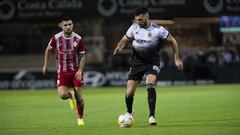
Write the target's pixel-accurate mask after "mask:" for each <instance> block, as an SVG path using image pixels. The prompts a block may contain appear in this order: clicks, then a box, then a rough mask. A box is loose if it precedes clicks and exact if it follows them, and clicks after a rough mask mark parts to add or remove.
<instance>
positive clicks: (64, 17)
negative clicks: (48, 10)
mask: <svg viewBox="0 0 240 135" xmlns="http://www.w3.org/2000/svg"><path fill="white" fill-rule="evenodd" d="M68 20H72V19H71V18H70V17H69V16H62V17H61V19H60V22H62V21H68Z"/></svg>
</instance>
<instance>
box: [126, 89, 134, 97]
mask: <svg viewBox="0 0 240 135" xmlns="http://www.w3.org/2000/svg"><path fill="white" fill-rule="evenodd" d="M126 96H127V97H133V96H134V90H132V89H128V90H127V92H126Z"/></svg>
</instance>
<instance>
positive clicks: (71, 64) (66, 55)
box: [50, 31, 85, 73]
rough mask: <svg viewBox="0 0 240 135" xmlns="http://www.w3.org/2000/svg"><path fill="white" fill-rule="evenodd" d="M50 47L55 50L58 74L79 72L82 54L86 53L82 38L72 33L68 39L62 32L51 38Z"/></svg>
mask: <svg viewBox="0 0 240 135" xmlns="http://www.w3.org/2000/svg"><path fill="white" fill-rule="evenodd" d="M50 46H51V47H53V48H55V54H56V60H57V61H56V62H57V72H58V73H61V72H69V71H76V70H78V67H79V62H80V53H85V48H84V44H83V39H82V37H81V36H79V35H78V34H76V33H74V32H72V34H71V35H70V36H69V38H66V37H65V36H64V32H63V31H62V32H59V33H58V34H56V35H54V36H53V37H52V38H51V40H50Z"/></svg>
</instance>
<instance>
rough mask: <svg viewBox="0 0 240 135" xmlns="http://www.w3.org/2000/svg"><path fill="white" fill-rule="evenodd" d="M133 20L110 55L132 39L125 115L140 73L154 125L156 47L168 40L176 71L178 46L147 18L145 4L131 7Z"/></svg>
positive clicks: (157, 58)
mask: <svg viewBox="0 0 240 135" xmlns="http://www.w3.org/2000/svg"><path fill="white" fill-rule="evenodd" d="M134 17H135V22H134V23H133V24H132V26H131V27H130V28H129V29H128V31H127V32H126V34H125V35H124V36H123V37H122V39H121V40H120V42H119V43H118V45H117V47H116V48H115V49H114V52H113V54H114V55H115V54H117V53H120V52H121V51H122V50H123V49H124V47H125V45H126V44H127V43H128V42H130V41H132V48H133V56H132V63H131V68H130V71H129V75H128V81H127V91H126V96H125V103H126V107H127V114H129V115H131V114H132V105H133V99H134V93H135V91H136V88H137V86H138V84H139V83H140V81H141V80H142V78H143V76H144V75H146V89H147V92H148V106H149V121H148V122H149V124H150V125H156V124H157V121H156V119H155V105H156V90H155V85H156V81H157V77H158V74H159V72H160V59H159V50H160V47H161V46H162V45H163V44H162V43H164V42H162V41H168V42H170V43H171V45H172V48H173V52H174V55H173V56H174V60H175V65H176V67H177V68H178V69H179V70H182V69H183V64H182V61H181V60H180V58H179V53H178V45H177V42H176V40H175V38H174V37H173V36H172V35H171V34H170V33H169V32H168V31H167V30H166V29H165V28H164V27H162V26H160V25H157V24H155V23H153V22H151V21H150V19H149V12H148V9H147V8H146V7H139V8H137V9H136V10H135V14H134Z"/></svg>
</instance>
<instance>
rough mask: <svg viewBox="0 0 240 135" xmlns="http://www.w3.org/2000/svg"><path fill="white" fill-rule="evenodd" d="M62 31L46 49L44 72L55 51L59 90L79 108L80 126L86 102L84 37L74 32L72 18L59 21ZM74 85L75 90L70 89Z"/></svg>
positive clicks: (61, 94)
mask: <svg viewBox="0 0 240 135" xmlns="http://www.w3.org/2000/svg"><path fill="white" fill-rule="evenodd" d="M59 24H60V25H59V26H60V27H61V29H62V31H61V32H59V33H57V34H56V35H54V36H53V37H52V38H51V40H50V42H49V44H48V46H47V48H46V50H45V59H44V66H43V68H42V72H43V74H44V75H46V74H47V71H48V61H49V57H50V54H51V53H52V52H55V54H56V63H57V91H58V95H59V97H60V98H61V99H63V100H66V99H68V100H69V103H70V107H71V108H72V109H76V110H77V114H78V119H77V124H78V125H79V126H82V125H84V121H83V112H84V102H83V97H82V87H83V68H84V65H85V49H84V44H83V39H82V37H81V36H80V35H78V34H77V33H75V32H73V22H72V20H71V19H68V18H66V19H63V20H62V21H61V22H60V23H59ZM70 86H73V91H69V88H70Z"/></svg>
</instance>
